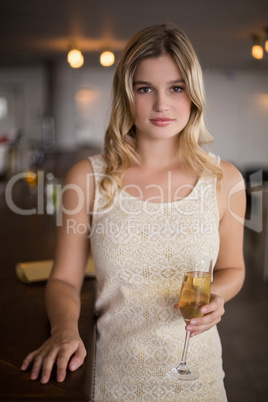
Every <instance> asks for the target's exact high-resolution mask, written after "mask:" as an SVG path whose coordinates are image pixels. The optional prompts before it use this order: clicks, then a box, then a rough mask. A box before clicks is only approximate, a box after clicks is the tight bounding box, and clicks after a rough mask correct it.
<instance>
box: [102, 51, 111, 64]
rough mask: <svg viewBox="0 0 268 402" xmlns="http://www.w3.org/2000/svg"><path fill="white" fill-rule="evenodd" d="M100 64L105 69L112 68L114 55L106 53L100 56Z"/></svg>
mask: <svg viewBox="0 0 268 402" xmlns="http://www.w3.org/2000/svg"><path fill="white" fill-rule="evenodd" d="M100 64H101V65H102V66H104V67H110V66H112V65H113V64H114V54H113V53H112V52H109V51H106V52H103V53H102V54H101V55H100Z"/></svg>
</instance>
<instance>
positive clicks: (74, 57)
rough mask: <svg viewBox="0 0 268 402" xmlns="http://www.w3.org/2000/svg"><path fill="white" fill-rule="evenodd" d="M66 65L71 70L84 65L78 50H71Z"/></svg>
mask: <svg viewBox="0 0 268 402" xmlns="http://www.w3.org/2000/svg"><path fill="white" fill-rule="evenodd" d="M67 60H68V63H69V64H70V66H71V67H73V68H79V67H81V66H82V65H83V64H84V57H83V55H82V53H81V52H80V50H77V49H72V50H70V51H69V53H68V56H67Z"/></svg>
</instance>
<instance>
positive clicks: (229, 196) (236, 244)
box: [186, 162, 246, 336]
mask: <svg viewBox="0 0 268 402" xmlns="http://www.w3.org/2000/svg"><path fill="white" fill-rule="evenodd" d="M222 168H223V175H224V176H223V181H222V183H221V186H220V190H219V194H218V204H219V212H220V226H219V234H220V250H219V255H218V259H217V262H216V265H215V268H214V275H213V283H212V288H211V300H210V303H209V304H208V305H207V306H204V307H203V308H202V309H201V312H202V313H204V314H205V315H204V317H202V318H198V319H193V320H191V321H190V323H189V325H188V326H187V327H186V328H187V329H188V330H190V331H192V334H191V336H194V335H196V334H198V333H201V332H204V331H206V330H208V329H210V328H211V327H212V326H214V325H216V324H217V323H218V322H219V321H220V320H221V317H222V315H223V314H224V303H225V302H227V301H228V300H230V299H232V298H233V297H234V296H235V295H236V294H237V293H238V292H239V291H240V289H241V287H242V285H243V283H244V278H245V264H244V257H243V235H244V225H243V223H244V216H245V208H246V201H245V191H244V183H243V178H242V176H241V174H240V173H239V172H238V170H237V169H236V168H235V167H234V166H232V165H230V164H228V163H226V162H223V163H222Z"/></svg>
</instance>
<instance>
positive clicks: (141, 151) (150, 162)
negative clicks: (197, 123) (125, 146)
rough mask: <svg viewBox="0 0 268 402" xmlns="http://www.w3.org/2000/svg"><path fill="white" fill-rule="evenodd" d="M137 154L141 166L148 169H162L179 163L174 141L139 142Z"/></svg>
mask: <svg viewBox="0 0 268 402" xmlns="http://www.w3.org/2000/svg"><path fill="white" fill-rule="evenodd" d="M137 153H138V155H139V159H140V163H141V165H142V166H143V167H147V168H149V169H150V168H152V169H154V170H155V169H164V168H168V167H170V166H174V164H175V165H178V163H179V157H178V150H177V143H176V141H174V139H171V140H170V141H168V140H155V141H146V140H143V141H139V142H138V145H137Z"/></svg>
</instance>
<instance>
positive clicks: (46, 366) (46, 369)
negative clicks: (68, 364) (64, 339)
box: [40, 349, 58, 384]
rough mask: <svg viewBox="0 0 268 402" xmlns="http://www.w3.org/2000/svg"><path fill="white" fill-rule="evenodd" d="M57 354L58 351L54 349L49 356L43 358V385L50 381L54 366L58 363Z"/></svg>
mask: <svg viewBox="0 0 268 402" xmlns="http://www.w3.org/2000/svg"><path fill="white" fill-rule="evenodd" d="M57 354H58V349H54V350H53V351H52V352H50V353H49V354H47V356H45V357H44V358H43V362H42V374H41V380H40V381H41V383H42V384H46V383H47V382H48V381H49V379H50V376H51V372H52V368H53V365H54V363H55V361H56V357H57Z"/></svg>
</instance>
